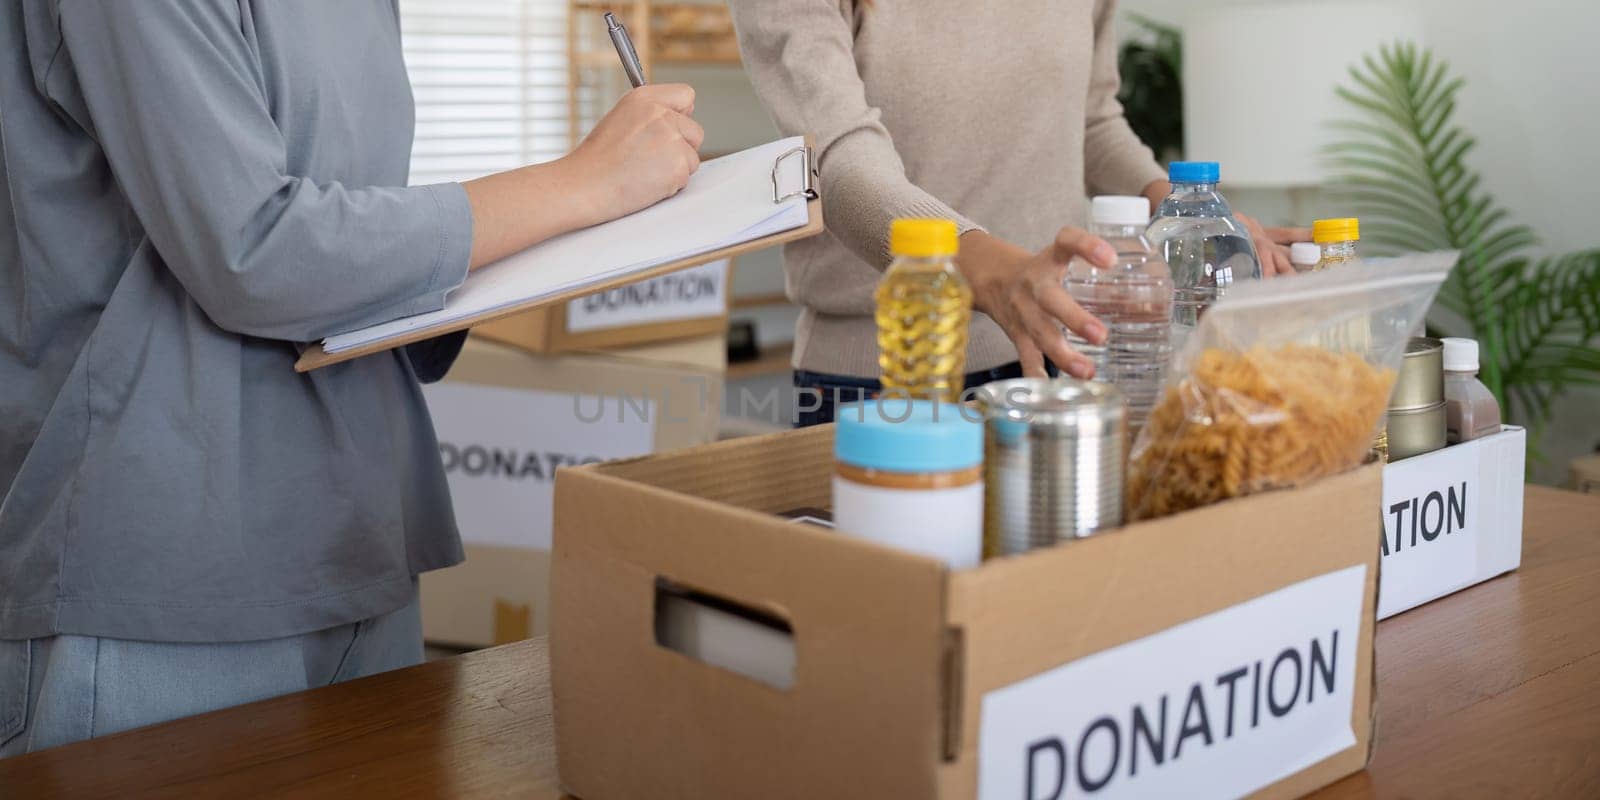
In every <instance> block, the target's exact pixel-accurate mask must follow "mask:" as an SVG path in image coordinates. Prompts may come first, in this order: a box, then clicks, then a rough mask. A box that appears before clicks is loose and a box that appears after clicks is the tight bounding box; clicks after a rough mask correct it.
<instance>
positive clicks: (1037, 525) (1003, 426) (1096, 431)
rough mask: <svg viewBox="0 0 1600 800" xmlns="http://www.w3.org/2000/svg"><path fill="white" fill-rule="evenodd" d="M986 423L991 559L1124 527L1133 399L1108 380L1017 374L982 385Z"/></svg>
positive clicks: (986, 506) (986, 545)
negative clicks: (1127, 398) (1014, 377)
mask: <svg viewBox="0 0 1600 800" xmlns="http://www.w3.org/2000/svg"><path fill="white" fill-rule="evenodd" d="M976 399H977V403H978V406H979V408H980V409H982V410H983V413H984V418H985V426H984V485H985V495H986V497H985V503H984V556H985V557H986V558H992V557H995V556H1002V555H1011V554H1014V553H1021V552H1026V551H1028V550H1032V549H1035V548H1039V547H1049V546H1051V545H1055V544H1059V543H1061V542H1064V541H1070V540H1072V539H1077V538H1082V537H1085V536H1090V535H1093V534H1095V533H1098V532H1100V531H1104V530H1108V529H1111V528H1117V527H1120V526H1121V525H1122V519H1123V479H1124V473H1125V471H1126V468H1127V458H1128V405H1127V400H1126V399H1125V398H1124V397H1123V396H1122V393H1121V392H1119V391H1117V389H1116V388H1115V387H1113V386H1110V385H1109V384H1104V383H1091V382H1086V381H1078V380H1073V379H1071V378H1054V379H1044V378H1017V379H1013V380H1005V381H996V382H994V383H990V384H987V385H985V386H983V387H982V388H980V389H978V391H977V393H976Z"/></svg>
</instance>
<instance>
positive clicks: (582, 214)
mask: <svg viewBox="0 0 1600 800" xmlns="http://www.w3.org/2000/svg"><path fill="white" fill-rule="evenodd" d="M693 113H694V89H692V88H690V87H688V86H685V85H684V84H681V83H663V84H657V85H653V86H642V87H640V88H638V89H634V90H633V91H630V92H628V93H627V94H625V95H623V96H622V99H621V100H619V101H618V102H617V104H616V106H614V107H612V109H611V111H609V112H608V113H607V114H606V115H605V117H603V118H602V119H601V120H600V123H599V124H598V125H596V126H595V127H594V130H592V131H590V132H589V135H588V136H586V137H584V140H583V143H582V144H579V145H578V148H577V149H576V150H574V151H572V152H571V153H570V154H568V155H567V156H566V157H565V158H560V159H557V160H555V161H550V162H547V163H543V164H531V165H529V166H526V167H519V168H517V169H513V170H507V171H505V172H497V173H495V174H493V175H487V176H485V177H482V178H478V179H475V180H471V181H467V182H466V183H464V184H463V186H464V187H465V189H466V192H467V201H468V202H469V203H470V204H471V206H472V258H471V262H470V266H471V268H472V269H477V268H478V267H481V266H484V265H486V264H492V263H494V262H495V261H498V260H499V259H502V258H505V257H506V256H508V255H511V254H512V253H515V252H517V251H519V250H523V249H526V248H528V247H532V246H533V245H536V244H538V243H539V242H542V241H544V240H546V239H549V238H550V237H552V236H559V235H561V234H563V233H566V232H568V231H574V230H577V229H579V228H587V227H589V226H590V225H598V224H600V223H602V222H606V221H608V220H613V219H616V218H617V217H621V216H625V215H627V214H632V213H633V212H635V211H638V210H639V209H641V208H644V207H646V206H649V205H652V204H654V203H656V202H658V201H660V200H664V199H666V198H668V197H671V196H672V195H674V194H677V193H678V191H679V190H681V189H683V187H684V184H686V183H688V181H689V176H690V175H692V174H694V171H695V170H696V169H698V168H699V167H700V152H699V151H700V143H701V142H702V141H704V140H705V135H706V134H705V130H704V129H702V128H701V127H700V124H699V123H697V122H695V121H694V120H693V119H691V118H690V116H689V115H690V114H693Z"/></svg>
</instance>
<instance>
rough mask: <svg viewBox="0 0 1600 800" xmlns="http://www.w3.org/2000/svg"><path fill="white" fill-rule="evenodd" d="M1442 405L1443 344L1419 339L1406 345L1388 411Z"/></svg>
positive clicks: (1437, 341) (1425, 338)
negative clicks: (1435, 404)
mask: <svg viewBox="0 0 1600 800" xmlns="http://www.w3.org/2000/svg"><path fill="white" fill-rule="evenodd" d="M1442 402H1444V342H1442V341H1440V340H1438V339H1433V338H1429V337H1418V338H1416V339H1412V340H1411V341H1409V342H1407V343H1406V354H1405V358H1404V359H1403V360H1402V361H1401V362H1400V375H1399V377H1398V378H1396V380H1395V383H1394V394H1393V395H1391V396H1390V397H1389V408H1390V409H1403V408H1404V409H1413V408H1426V407H1429V406H1432V405H1433V404H1434V403H1442Z"/></svg>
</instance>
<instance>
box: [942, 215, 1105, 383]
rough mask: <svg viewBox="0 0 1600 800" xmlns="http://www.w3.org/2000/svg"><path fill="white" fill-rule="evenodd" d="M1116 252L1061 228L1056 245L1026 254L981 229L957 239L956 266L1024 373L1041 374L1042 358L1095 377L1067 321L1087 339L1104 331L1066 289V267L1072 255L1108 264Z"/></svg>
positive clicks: (1075, 373) (1094, 239)
mask: <svg viewBox="0 0 1600 800" xmlns="http://www.w3.org/2000/svg"><path fill="white" fill-rule="evenodd" d="M1116 256H1117V254H1116V251H1114V250H1113V249H1112V248H1111V245H1110V244H1107V243H1106V242H1105V240H1103V239H1101V238H1099V237H1097V236H1093V235H1090V234H1089V233H1088V232H1087V231H1084V230H1081V229H1079V228H1070V227H1069V228H1062V229H1061V231H1060V232H1059V233H1057V234H1056V240H1055V243H1054V244H1052V245H1050V246H1049V247H1046V248H1045V249H1044V250H1041V251H1040V252H1038V253H1029V252H1028V251H1026V250H1023V249H1022V248H1020V247H1018V246H1016V245H1014V244H1011V243H1010V242H1007V241H1005V240H1003V239H997V238H995V237H993V236H990V235H989V234H987V233H984V232H982V231H968V232H967V233H966V234H965V235H963V236H962V237H961V255H960V256H958V257H957V259H956V263H957V266H958V267H959V268H960V269H961V273H962V275H963V276H964V277H966V279H967V282H968V283H970V284H971V285H972V297H973V306H974V307H976V308H977V310H979V311H982V312H983V313H985V314H988V315H989V317H990V318H991V319H993V320H994V321H995V322H996V323H997V324H999V325H1000V328H1001V330H1004V331H1005V333H1006V335H1007V336H1009V337H1011V341H1012V343H1013V344H1015V345H1016V346H1017V356H1018V359H1019V360H1020V361H1021V363H1022V371H1023V374H1025V375H1031V376H1043V375H1044V374H1045V371H1044V358H1046V357H1048V358H1049V359H1050V360H1051V361H1052V362H1054V363H1055V365H1056V366H1057V367H1059V368H1061V370H1062V371H1064V372H1066V373H1067V374H1069V375H1072V376H1074V377H1078V378H1091V377H1094V362H1093V361H1091V360H1090V359H1089V357H1088V356H1085V355H1083V354H1082V353H1079V352H1077V351H1075V350H1073V349H1072V347H1071V346H1070V345H1068V344H1067V339H1066V336H1065V335H1064V334H1063V332H1062V330H1061V326H1062V325H1065V326H1066V327H1068V328H1070V329H1071V330H1072V332H1073V333H1076V334H1077V335H1079V336H1082V337H1083V338H1084V339H1087V340H1088V341H1091V342H1095V343H1097V344H1098V343H1100V342H1103V341H1105V337H1106V329H1105V326H1104V325H1103V324H1101V323H1100V321H1099V320H1097V319H1095V318H1094V316H1093V315H1091V314H1090V313H1089V312H1087V311H1085V310H1083V307H1082V306H1080V305H1078V303H1077V301H1075V300H1073V299H1072V295H1070V294H1068V293H1067V290H1066V287H1065V285H1064V281H1065V280H1066V276H1067V265H1068V264H1069V263H1071V261H1072V259H1073V258H1075V257H1081V258H1084V259H1086V260H1088V261H1089V262H1090V263H1091V264H1094V265H1095V266H1097V267H1107V268H1108V267H1110V266H1111V265H1112V263H1113V262H1114V261H1115V260H1116Z"/></svg>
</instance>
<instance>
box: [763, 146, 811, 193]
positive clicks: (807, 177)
mask: <svg viewBox="0 0 1600 800" xmlns="http://www.w3.org/2000/svg"><path fill="white" fill-rule="evenodd" d="M794 156H799V157H800V173H801V175H802V176H803V177H802V181H801V184H800V189H799V190H798V191H794V192H789V193H787V194H785V193H784V192H783V189H782V188H780V187H779V185H778V173H779V172H781V171H782V170H783V162H785V161H788V160H789V159H790V158H792V157H794ZM791 197H804V198H805V199H807V200H815V199H817V167H816V160H815V159H814V158H813V157H812V153H811V148H810V147H809V146H807V145H801V146H799V147H795V148H792V149H789V150H785V151H784V152H783V153H782V154H781V155H779V156H778V158H777V160H775V161H773V162H772V202H773V203H781V202H783V201H785V200H788V199H789V198H791Z"/></svg>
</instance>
